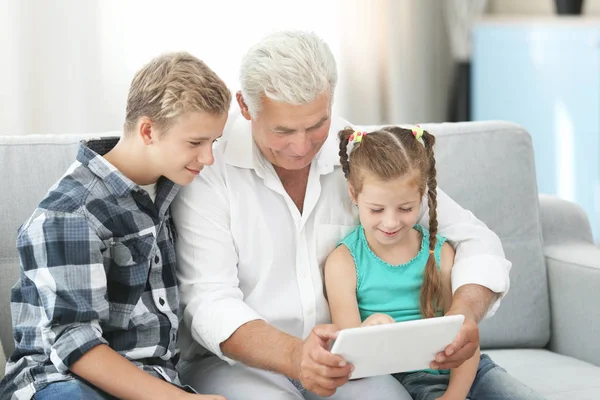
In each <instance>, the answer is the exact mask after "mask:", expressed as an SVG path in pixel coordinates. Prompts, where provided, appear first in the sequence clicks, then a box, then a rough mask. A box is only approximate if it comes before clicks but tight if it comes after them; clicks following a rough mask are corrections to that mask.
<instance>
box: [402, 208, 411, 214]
mask: <svg viewBox="0 0 600 400" xmlns="http://www.w3.org/2000/svg"><path fill="white" fill-rule="evenodd" d="M400 211H402V212H405V213H409V212H411V211H412V207H410V208H400Z"/></svg>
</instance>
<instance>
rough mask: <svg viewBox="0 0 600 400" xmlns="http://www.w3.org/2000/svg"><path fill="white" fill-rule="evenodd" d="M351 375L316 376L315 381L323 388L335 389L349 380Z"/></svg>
mask: <svg viewBox="0 0 600 400" xmlns="http://www.w3.org/2000/svg"><path fill="white" fill-rule="evenodd" d="M348 379H350V377H349V376H345V377H341V378H325V377H323V376H315V377H314V382H315V383H316V384H317V385H318V386H320V387H321V388H323V389H326V390H333V391H335V390H336V389H337V388H339V387H340V386H342V385H343V384H344V383H346V382H348Z"/></svg>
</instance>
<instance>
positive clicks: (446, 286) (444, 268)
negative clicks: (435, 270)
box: [440, 242, 480, 400]
mask: <svg viewBox="0 0 600 400" xmlns="http://www.w3.org/2000/svg"><path fill="white" fill-rule="evenodd" d="M440 261H441V265H440V273H441V279H442V303H443V306H444V313H445V312H447V311H448V310H449V309H450V307H451V305H452V284H451V275H452V267H453V265H454V249H453V248H452V246H450V244H448V243H447V242H446V243H444V245H443V246H442V255H441V260H440ZM479 355H480V352H479V348H478V349H477V350H476V351H475V354H474V355H473V356H472V357H471V358H469V359H468V360H467V361H465V362H464V363H463V364H462V365H461V366H459V367H458V368H453V369H452V370H451V371H450V383H449V385H448V389H447V390H446V393H445V394H444V396H443V397H442V399H444V400H459V399H460V400H465V399H466V397H467V394H469V390H471V385H472V384H473V381H474V380H475V375H476V374H477V368H478V366H479Z"/></svg>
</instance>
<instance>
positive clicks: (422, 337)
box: [331, 315, 464, 379]
mask: <svg viewBox="0 0 600 400" xmlns="http://www.w3.org/2000/svg"><path fill="white" fill-rule="evenodd" d="M463 321H464V316H462V315H451V316H447V317H438V318H428V319H420V320H415V321H408V322H399V323H396V324H387V325H375V326H366V327H364V328H350V329H343V330H341V331H340V333H339V335H338V338H337V339H336V341H335V343H334V344H333V347H332V348H331V352H332V353H333V354H339V355H340V356H342V357H343V358H344V359H345V360H346V361H347V362H348V363H350V364H352V365H354V372H353V373H352V379H357V378H363V377H368V376H375V375H386V374H391V373H396V372H407V371H414V370H419V369H427V368H429V365H430V363H431V362H432V361H433V360H434V359H435V356H436V354H437V353H438V352H440V351H443V350H444V349H445V348H446V346H447V345H449V344H450V343H452V341H453V340H454V338H455V337H456V335H457V334H458V332H459V330H460V327H461V325H462V323H463Z"/></svg>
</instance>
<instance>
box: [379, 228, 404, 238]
mask: <svg viewBox="0 0 600 400" xmlns="http://www.w3.org/2000/svg"><path fill="white" fill-rule="evenodd" d="M379 231H380V232H381V233H383V234H384V235H385V236H390V237H391V236H395V235H396V234H397V233H398V232H400V229H398V230H397V231H394V232H386V231H382V230H381V229H380V230H379Z"/></svg>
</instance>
